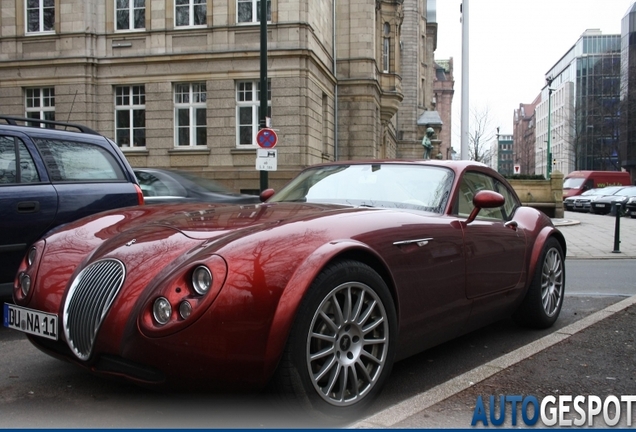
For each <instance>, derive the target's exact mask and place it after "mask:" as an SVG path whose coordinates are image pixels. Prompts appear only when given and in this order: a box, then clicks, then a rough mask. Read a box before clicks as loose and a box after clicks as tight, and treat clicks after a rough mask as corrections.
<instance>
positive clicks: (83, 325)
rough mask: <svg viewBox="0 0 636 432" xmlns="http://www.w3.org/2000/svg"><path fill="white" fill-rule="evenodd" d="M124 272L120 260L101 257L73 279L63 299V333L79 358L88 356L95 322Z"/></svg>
mask: <svg viewBox="0 0 636 432" xmlns="http://www.w3.org/2000/svg"><path fill="white" fill-rule="evenodd" d="M125 275H126V269H125V267H124V264H123V263H122V262H121V261H119V260H116V259H104V260H100V261H96V262H94V263H92V264H90V265H89V266H88V267H86V268H85V269H84V270H82V271H81V272H80V274H79V275H77V277H76V278H75V280H74V281H73V284H72V285H71V288H70V290H69V292H68V296H67V297H66V302H65V303H64V335H65V336H66V341H67V343H68V346H69V347H70V348H71V350H72V351H73V352H74V353H75V355H76V356H77V357H78V358H80V359H81V360H87V359H88V358H89V357H90V355H91V352H92V350H93V343H94V342H95V336H96V335H97V331H98V330H99V326H100V325H101V324H102V321H103V320H104V317H105V316H106V313H107V312H108V309H109V308H110V306H111V304H112V303H113V300H114V299H115V296H116V295H117V293H118V292H119V289H120V288H121V286H122V284H123V283H124V277H125Z"/></svg>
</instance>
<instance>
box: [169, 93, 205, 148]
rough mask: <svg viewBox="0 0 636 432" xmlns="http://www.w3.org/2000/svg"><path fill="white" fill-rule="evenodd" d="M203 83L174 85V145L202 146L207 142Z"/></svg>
mask: <svg viewBox="0 0 636 432" xmlns="http://www.w3.org/2000/svg"><path fill="white" fill-rule="evenodd" d="M206 100H207V94H206V90H205V83H192V84H176V85H175V86H174V119H175V145H176V146H177V147H183V146H204V145H206V144H207V130H206V116H207V110H206V106H207V104H206Z"/></svg>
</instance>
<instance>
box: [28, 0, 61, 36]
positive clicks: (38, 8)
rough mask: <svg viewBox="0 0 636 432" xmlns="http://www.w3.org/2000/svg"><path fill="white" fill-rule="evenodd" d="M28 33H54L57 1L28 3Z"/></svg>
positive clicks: (36, 0)
mask: <svg viewBox="0 0 636 432" xmlns="http://www.w3.org/2000/svg"><path fill="white" fill-rule="evenodd" d="M26 20H27V23H26V28H27V33H41V32H52V31H53V25H54V24H55V0H27V1H26Z"/></svg>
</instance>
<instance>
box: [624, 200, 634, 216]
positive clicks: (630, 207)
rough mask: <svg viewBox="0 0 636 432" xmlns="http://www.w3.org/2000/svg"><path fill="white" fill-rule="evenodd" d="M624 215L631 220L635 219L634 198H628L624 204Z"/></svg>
mask: <svg viewBox="0 0 636 432" xmlns="http://www.w3.org/2000/svg"><path fill="white" fill-rule="evenodd" d="M625 213H627V214H628V215H629V216H630V217H631V218H632V219H633V218H636V197H630V198H629V199H628V200H627V202H626V203H625Z"/></svg>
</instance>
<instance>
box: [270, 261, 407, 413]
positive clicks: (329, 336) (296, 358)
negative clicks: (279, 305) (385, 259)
mask: <svg viewBox="0 0 636 432" xmlns="http://www.w3.org/2000/svg"><path fill="white" fill-rule="evenodd" d="M396 335H397V318H396V312H395V306H394V303H393V299H392V297H391V293H390V292H389V289H388V287H387V285H386V283H385V282H384V280H383V279H382V278H381V277H380V276H379V275H378V274H377V273H376V272H375V271H374V270H373V269H371V268H370V267H368V266H367V265H365V264H363V263H360V262H357V261H343V262H339V263H336V264H334V265H331V266H329V267H327V268H326V269H325V270H323V271H322V273H320V275H319V276H318V277H317V278H316V280H315V281H314V282H313V284H312V285H311V287H310V288H309V290H308V292H307V294H306V297H305V298H304V299H303V301H302V303H301V305H300V307H299V310H298V312H297V314H296V321H295V323H294V325H293V326H292V329H291V333H290V336H289V340H288V342H287V346H286V348H285V352H284V353H283V358H282V359H281V363H280V365H279V368H278V370H277V372H276V374H275V377H274V385H275V387H276V389H277V390H278V392H279V393H280V392H281V391H282V392H283V393H284V395H285V396H287V398H286V399H287V401H288V402H292V401H293V402H295V404H298V403H299V404H300V405H301V406H302V407H304V408H309V409H310V410H311V411H312V412H314V413H321V414H323V415H327V416H328V417H331V418H335V419H348V418H351V417H352V416H356V415H359V414H360V413H361V412H362V411H363V410H364V409H365V408H367V407H368V406H369V404H370V403H371V402H372V401H373V399H374V398H375V397H376V396H377V395H378V394H379V392H380V390H381V388H382V386H383V385H384V382H385V381H386V379H387V377H388V376H389V374H390V372H391V367H392V365H393V357H394V352H395V342H396V340H395V339H396Z"/></svg>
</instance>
